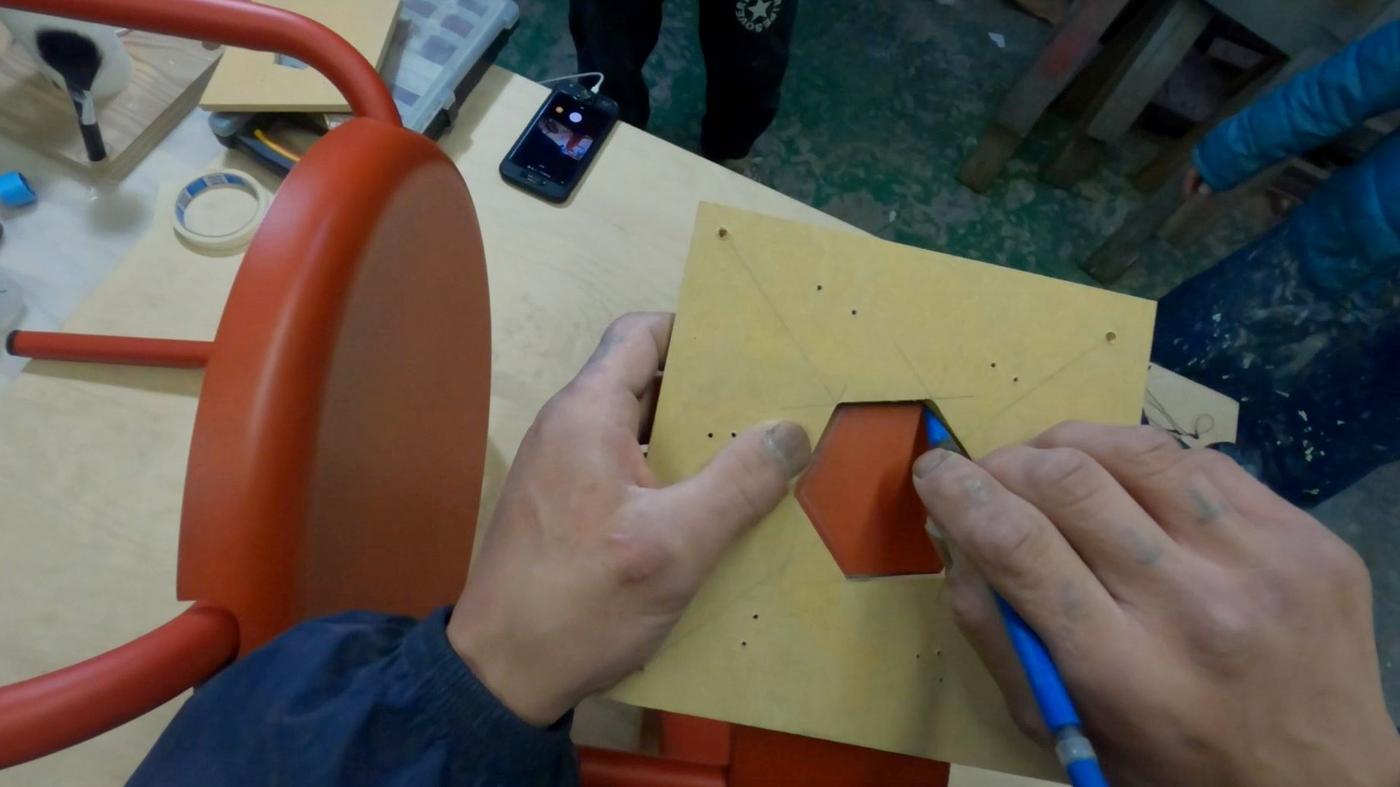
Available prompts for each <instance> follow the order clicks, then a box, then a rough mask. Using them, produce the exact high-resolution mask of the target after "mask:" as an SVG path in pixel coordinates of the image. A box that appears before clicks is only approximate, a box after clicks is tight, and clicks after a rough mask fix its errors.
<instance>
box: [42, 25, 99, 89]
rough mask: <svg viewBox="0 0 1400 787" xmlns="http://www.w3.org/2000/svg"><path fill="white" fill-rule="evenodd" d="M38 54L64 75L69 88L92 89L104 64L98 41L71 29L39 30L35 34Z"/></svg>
mask: <svg viewBox="0 0 1400 787" xmlns="http://www.w3.org/2000/svg"><path fill="white" fill-rule="evenodd" d="M34 44H35V46H37V47H38V49H39V57H41V58H43V60H44V62H45V63H47V64H48V66H49V67H50V68H52V69H53V70H55V71H57V72H58V73H60V74H62V75H63V78H64V79H65V80H67V81H68V89H69V90H82V91H88V90H92V84H93V82H95V81H97V72H98V71H99V70H100V69H101V68H102V51H101V50H99V49H98V48H97V42H95V41H93V40H92V39H91V38H88V37H87V36H85V35H83V34H82V33H75V32H73V31H72V30H40V31H39V32H37V33H35V34H34Z"/></svg>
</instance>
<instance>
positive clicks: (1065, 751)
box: [996, 595, 1108, 787]
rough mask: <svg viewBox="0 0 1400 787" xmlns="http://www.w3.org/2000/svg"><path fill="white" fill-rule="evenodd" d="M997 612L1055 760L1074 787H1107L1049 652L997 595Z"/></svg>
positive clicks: (1106, 782) (1010, 607)
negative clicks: (1052, 745)
mask: <svg viewBox="0 0 1400 787" xmlns="http://www.w3.org/2000/svg"><path fill="white" fill-rule="evenodd" d="M996 599H997V608H998V609H1000V610H1001V619H1002V622H1004V623H1005V624H1006V633H1007V635H1008V636H1009V637H1010V638H1011V647H1012V648H1013V649H1014V650H1015V651H1016V656H1017V658H1019V659H1020V660H1021V666H1022V668H1024V669H1025V671H1026V681H1027V682H1028V683H1030V684H1031V693H1032V694H1034V695H1035V702H1036V705H1038V706H1040V716H1041V718H1042V719H1044V720H1045V726H1046V727H1048V728H1049V729H1050V733H1051V734H1052V735H1054V736H1055V756H1056V757H1058V758H1059V760H1060V764H1061V765H1063V766H1064V768H1065V773H1066V774H1068V776H1069V781H1070V784H1072V785H1074V787H1108V780H1107V779H1105V778H1104V775H1103V771H1102V770H1100V769H1099V761H1098V758H1097V757H1096V756H1095V755H1094V747H1093V746H1092V745H1090V743H1089V739H1088V738H1086V737H1084V733H1083V732H1081V731H1080V729H1079V726H1080V721H1079V712H1078V711H1076V710H1075V709H1074V703H1073V702H1072V701H1070V698H1069V691H1068V690H1067V689H1066V688H1065V681H1064V679H1063V678H1062V677H1060V670H1059V668H1058V667H1056V666H1055V662H1054V660H1053V659H1051V658H1050V651H1049V650H1046V648H1045V643H1044V642H1041V640H1040V637H1039V635H1037V634H1036V633H1035V631H1034V630H1032V629H1031V627H1030V626H1029V625H1028V624H1027V623H1026V621H1025V620H1024V619H1022V618H1021V615H1020V614H1019V613H1017V612H1016V610H1015V609H1014V608H1012V606H1011V605H1010V604H1008V603H1006V599H1004V598H1002V597H1001V596H1000V595H998V596H997V597H996Z"/></svg>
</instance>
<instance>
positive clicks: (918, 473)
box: [914, 448, 948, 478]
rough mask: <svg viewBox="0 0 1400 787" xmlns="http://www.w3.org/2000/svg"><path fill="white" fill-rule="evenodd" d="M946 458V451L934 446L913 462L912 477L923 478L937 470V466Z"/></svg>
mask: <svg viewBox="0 0 1400 787" xmlns="http://www.w3.org/2000/svg"><path fill="white" fill-rule="evenodd" d="M947 458H948V452H947V451H945V450H943V449H942V448H935V449H933V450H932V451H929V452H928V453H926V454H924V455H923V456H921V457H919V459H918V461H917V462H915V463H914V477H915V478H924V477H925V476H927V475H929V474H930V473H932V472H933V471H934V470H937V469H938V466H939V465H941V464H943V461H944V460H946V459H947Z"/></svg>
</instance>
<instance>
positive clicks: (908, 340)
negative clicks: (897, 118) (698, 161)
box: [612, 205, 1156, 778]
mask: <svg viewBox="0 0 1400 787" xmlns="http://www.w3.org/2000/svg"><path fill="white" fill-rule="evenodd" d="M1155 311H1156V307H1155V304H1153V303H1152V302H1150V301H1144V300H1140V299H1137V298H1130V297H1127V296H1123V295H1117V294H1114V293H1111V292H1107V291H1104V290H1099V289H1094V288H1091V287H1085V286H1081V285H1077V284H1071V283H1067V282H1062V281H1057V280H1054V279H1049V278H1045V277H1042V276H1036V275H1033V274H1028V273H1023V272H1019V271H1015V270H1010V269H1007V268H1001V267H997V266H993V265H986V264H982V263H977V262H971V261H968V260H963V259H958V258H956V257H951V256H948V255H946V254H938V253H934V252H927V251H922V250H919V249H913V248H909V247H905V246H899V245H896V244H892V243H887V242H884V241H879V240H875V239H871V238H869V237H865V236H860V235H855V234H849V233H843V232H839V231H832V230H826V229H818V228H815V227H810V226H806V225H803V224H796V223H792V222H786V221H779V220H777V219H772V218H768V217H764V216H760V215H757V214H753V213H746V212H742V211H739V210H735V209H730V208H723V207H719V206H716V205H702V206H701V208H700V212H699V215H698V217H697V220H696V229H695V236H694V238H693V240H692V245H691V251H690V259H689V262H688V264H687V267H686V272H685V279H684V282H683V284H682V286H681V296H680V306H679V311H678V316H677V320H676V324H675V329H674V331H673V334H672V338H671V347H670V353H669V355H668V357H667V362H666V381H665V384H664V385H663V386H662V393H661V401H660V403H659V406H658V409H657V413H656V421H655V426H654V427H653V432H652V442H651V448H650V459H649V461H650V463H651V466H652V468H653V469H654V470H655V472H656V473H657V476H658V478H659V480H660V481H661V482H663V483H671V482H675V481H677V480H679V479H682V478H684V477H687V476H689V475H691V474H693V473H694V472H696V471H697V470H699V469H700V468H701V467H703V466H704V464H705V463H706V462H707V461H709V459H710V458H711V457H712V456H713V455H714V454H715V453H716V452H717V451H718V450H719V449H720V448H721V447H722V446H723V444H724V442H725V441H726V440H727V439H728V437H729V434H730V433H731V432H736V431H739V430H740V429H743V428H746V427H748V426H750V425H752V424H755V423H758V422H761V421H764V420H770V419H787V420H792V421H796V422H798V423H800V424H802V425H803V426H804V427H805V428H806V429H807V431H808V433H809V434H811V435H812V436H813V438H814V439H815V438H816V436H818V435H820V434H821V433H822V430H823V428H824V427H825V426H826V423H827V420H828V419H829V418H830V416H831V414H832V411H833V409H834V408H835V406H836V405H837V404H838V403H840V402H873V401H908V400H921V401H926V400H932V401H934V402H936V403H937V404H938V406H939V407H940V409H941V410H942V413H943V414H944V416H945V417H946V418H947V419H948V421H949V422H950V423H951V426H952V428H953V431H954V432H955V433H956V434H957V435H958V436H959V438H960V439H961V440H962V442H963V443H964V445H965V446H966V447H967V449H968V451H969V452H970V453H971V454H972V455H973V456H974V457H978V456H982V455H984V454H986V453H988V452H989V451H991V450H993V449H995V448H997V447H999V446H1002V445H1006V444H1008V443H1013V442H1017V441H1022V440H1025V439H1028V438H1030V437H1032V436H1034V435H1036V434H1037V433H1039V432H1041V431H1043V430H1044V429H1047V428H1049V427H1050V426H1053V425H1054V424H1056V423H1058V422H1060V421H1063V420H1067V419H1086V420H1094V421H1101V422H1106V423H1114V424H1135V423H1137V422H1138V420H1139V417H1140V416H1141V413H1142V401H1143V390H1144V386H1145V384H1146V379H1147V357H1148V350H1149V347H1150V345H1151V339H1152V328H1153V320H1154V317H1155ZM612 694H613V696H614V697H615V698H617V699H619V700H622V701H624V702H629V703H633V704H637V705H642V706H645V707H653V708H660V709H663V710H670V711H676V712H680V713H689V714H694V715H698V716H706V717H710V718H716V719H723V720H727V721H732V722H737V723H742V724H748V725H753V726H758V727H764V728H768V729H775V730H783V731H786V732H792V733H797V734H802V735H810V736H815V737H819V738H827V739H831V740H837V741H843V742H846V743H853V744H857V745H861V746H868V747H873V748H877V749H884V750H888V751H895V752H902V753H905V754H912V755H916V756H922V757H929V758H933V759H938V760H945V761H949V762H955V763H960V764H965V765H974V766H977V767H982V768H990V769H994V770H1000V771H1005V772H1010V773H1018V774H1022V775H1028V776H1038V777H1042V778H1062V776H1061V774H1060V771H1059V769H1058V767H1057V766H1056V764H1055V762H1054V760H1053V758H1052V757H1051V756H1050V755H1048V754H1047V753H1045V752H1042V751H1040V750H1039V749H1037V748H1036V747H1035V746H1033V745H1031V744H1030V743H1029V742H1027V741H1026V740H1025V739H1024V738H1023V737H1022V736H1021V735H1020V734H1019V733H1018V732H1017V731H1016V729H1015V727H1014V725H1013V724H1012V722H1011V720H1010V717H1009V716H1008V715H1007V713H1006V711H1005V708H1004V705H1003V703H1002V700H1001V697H1000V695H999V694H998V692H997V690H996V687H995V685H994V684H993V682H992V680H991V678H990V676H988V675H987V673H986V671H985V670H984V668H983V667H982V666H981V664H980V663H979V662H978V661H977V658H976V655H975V654H974V653H973V651H972V650H971V648H970V647H969V646H968V645H967V644H966V642H965V640H964V639H963V637H962V635H961V634H960V633H958V631H957V629H956V627H955V626H954V624H953V622H952V619H951V615H950V612H949V608H948V604H947V603H946V600H945V599H944V597H943V579H942V578H941V577H927V576H925V577H902V578H890V579H873V580H861V581H851V580H847V579H846V578H845V576H844V575H843V574H842V573H841V571H840V570H839V569H838V568H837V566H836V563H835V561H834V560H833V559H832V557H831V554H830V552H828V551H827V549H826V548H825V547H824V546H823V544H822V541H821V539H820V538H819V537H818V536H817V533H816V532H815V530H814V529H813V528H812V526H811V524H810V523H809V522H808V520H807V518H806V516H805V515H804V514H803V512H802V509H801V508H800V507H799V506H798V504H797V503H796V502H795V501H794V499H793V498H792V496H791V495H789V496H788V497H787V499H785V500H784V501H783V502H782V503H781V504H780V505H779V507H778V509H777V510H776V511H775V512H774V513H773V514H772V515H770V516H769V517H768V518H767V519H766V520H764V521H763V523H761V524H760V525H759V526H758V527H757V528H755V529H754V530H753V531H752V532H750V533H749V534H748V535H746V536H745V537H744V538H743V539H741V540H740V542H739V543H738V544H736V545H735V547H734V548H733V549H732V550H731V551H730V553H729V554H728V555H726V557H725V559H724V560H723V561H722V562H721V564H720V566H719V567H718V569H717V570H716V571H715V573H714V574H713V576H712V577H711V579H710V580H709V581H708V582H707V583H706V585H705V586H704V587H703V588H702V589H701V591H700V593H699V594H698V595H697V596H696V598H695V600H694V602H693V603H692V604H691V605H690V607H689V609H688V610H687V611H686V614H685V616H684V617H683V618H682V619H681V621H680V623H679V625H677V626H676V629H675V631H673V632H672V634H671V636H670V637H669V638H668V639H667V641H666V642H665V644H664V645H663V646H662V648H661V650H660V652H658V653H657V655H656V656H655V658H654V659H652V661H650V662H649V663H648V664H647V665H646V667H645V669H644V670H643V671H641V672H639V673H637V674H635V675H633V676H632V677H631V678H629V679H628V680H627V681H626V682H624V683H623V684H622V685H620V686H619V687H618V688H616V689H615V690H614V691H613V692H612Z"/></svg>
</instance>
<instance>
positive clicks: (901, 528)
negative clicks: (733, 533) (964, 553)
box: [793, 402, 943, 579]
mask: <svg viewBox="0 0 1400 787" xmlns="http://www.w3.org/2000/svg"><path fill="white" fill-rule="evenodd" d="M923 414H924V405H923V403H921V402H903V403H887V402H882V403H879V404H849V405H842V406H840V407H838V408H836V413H835V414H834V415H832V416H831V423H830V424H828V425H827V427H826V432H825V433H824V434H822V436H821V441H820V442H818V443H817V448H816V452H815V453H814V455H813V457H812V463H811V465H810V466H809V467H808V468H807V472H805V473H803V474H802V478H801V479H800V480H798V482H797V485H796V486H795V487H794V488H793V496H794V497H796V498H797V502H798V503H799V504H800V505H801V506H802V510H803V512H804V513H806V515H807V518H808V519H809V520H811V522H812V525H813V526H814V527H815V528H816V529H817V533H818V534H819V535H820V536H821V538H822V542H823V543H825V544H826V547H827V549H830V550H831V556H832V558H833V559H834V560H835V561H836V565H838V566H840V567H841V572H842V573H844V574H845V575H846V576H847V577H850V578H852V579H865V578H870V577H892V576H900V575H906V574H937V573H938V572H940V571H942V570H943V560H942V558H940V557H939V555H938V552H937V550H935V549H934V548H933V544H932V543H931V542H930V541H929V538H928V535H927V534H926V533H925V532H924V520H925V519H927V518H928V514H927V513H926V512H925V511H924V505H923V503H922V502H921V501H920V500H919V495H918V494H917V493H916V492H915V491H914V485H913V484H911V483H909V473H910V468H912V467H913V466H914V460H915V459H917V458H919V455H921V454H922V453H923V452H925V451H927V450H928V448H929V445H928V440H927V439H926V438H925V436H924V429H923Z"/></svg>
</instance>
